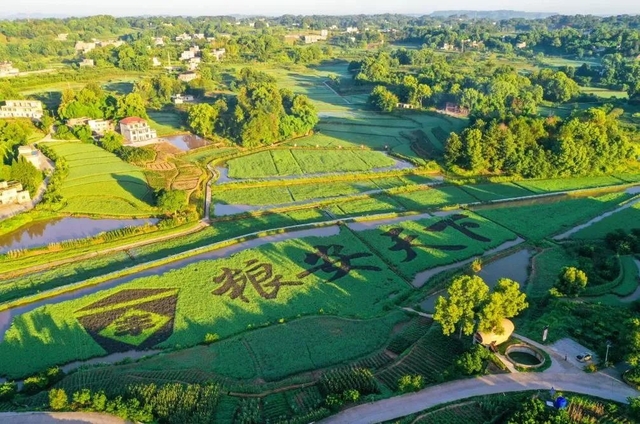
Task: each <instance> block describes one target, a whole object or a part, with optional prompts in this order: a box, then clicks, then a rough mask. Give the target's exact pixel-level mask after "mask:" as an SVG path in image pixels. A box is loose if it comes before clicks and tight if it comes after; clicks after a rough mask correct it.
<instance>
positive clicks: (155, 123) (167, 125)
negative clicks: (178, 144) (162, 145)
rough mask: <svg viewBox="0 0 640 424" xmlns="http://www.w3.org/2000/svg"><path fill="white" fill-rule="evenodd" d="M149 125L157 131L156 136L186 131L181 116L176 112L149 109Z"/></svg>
mask: <svg viewBox="0 0 640 424" xmlns="http://www.w3.org/2000/svg"><path fill="white" fill-rule="evenodd" d="M148 115H149V126H150V127H151V128H153V129H154V130H156V131H157V132H158V137H164V136H167V135H172V134H175V133H178V132H182V131H186V127H185V125H184V122H183V119H182V117H181V116H180V115H179V114H178V113H176V112H157V111H149V112H148Z"/></svg>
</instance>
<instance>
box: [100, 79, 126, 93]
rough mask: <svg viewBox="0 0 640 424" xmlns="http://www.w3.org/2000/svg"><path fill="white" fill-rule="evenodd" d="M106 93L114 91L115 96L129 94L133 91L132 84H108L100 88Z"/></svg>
mask: <svg viewBox="0 0 640 424" xmlns="http://www.w3.org/2000/svg"><path fill="white" fill-rule="evenodd" d="M102 88H104V89H105V90H107V91H115V92H116V93H117V94H121V95H122V94H129V93H131V92H132V91H133V83H132V82H110V83H107V84H104V85H103V86H102Z"/></svg>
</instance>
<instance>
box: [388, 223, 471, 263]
mask: <svg viewBox="0 0 640 424" xmlns="http://www.w3.org/2000/svg"><path fill="white" fill-rule="evenodd" d="M403 231H404V229H402V228H392V229H390V230H389V231H387V232H386V233H383V234H382V235H383V236H384V237H389V238H391V241H392V242H394V243H395V244H394V245H393V246H391V247H390V248H389V250H391V251H392V252H399V251H402V250H404V252H405V254H406V256H405V258H404V260H403V261H402V262H411V261H412V260H414V259H415V258H416V257H417V256H418V254H417V253H416V250H415V249H416V248H426V249H436V250H445V251H456V250H464V249H466V248H467V246H465V245H462V244H453V245H448V244H443V245H430V244H420V243H414V240H415V239H417V238H418V236H414V235H406V236H403V235H402V232H403Z"/></svg>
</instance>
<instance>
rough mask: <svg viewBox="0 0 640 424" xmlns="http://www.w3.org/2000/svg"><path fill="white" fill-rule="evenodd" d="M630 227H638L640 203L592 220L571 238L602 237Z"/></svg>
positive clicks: (593, 238) (639, 223)
mask: <svg viewBox="0 0 640 424" xmlns="http://www.w3.org/2000/svg"><path fill="white" fill-rule="evenodd" d="M632 228H640V203H636V204H634V205H633V206H631V207H630V208H627V209H623V210H621V211H618V212H616V213H614V214H613V215H610V216H608V217H606V218H604V219H602V220H601V221H598V222H594V223H593V224H591V225H589V226H588V227H586V228H583V229H581V230H580V231H578V232H576V233H574V234H573V235H571V238H572V239H575V240H595V239H604V237H605V236H606V235H607V234H608V233H611V232H614V231H616V230H625V231H629V230H630V229H632Z"/></svg>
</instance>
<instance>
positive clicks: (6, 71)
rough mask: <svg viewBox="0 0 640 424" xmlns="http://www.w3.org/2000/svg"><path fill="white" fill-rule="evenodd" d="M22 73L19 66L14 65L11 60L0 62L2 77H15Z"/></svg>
mask: <svg viewBox="0 0 640 424" xmlns="http://www.w3.org/2000/svg"><path fill="white" fill-rule="evenodd" d="M19 73H20V70H19V69H18V68H14V67H13V63H11V62H0V77H14V76H16V75H18V74H19Z"/></svg>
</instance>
